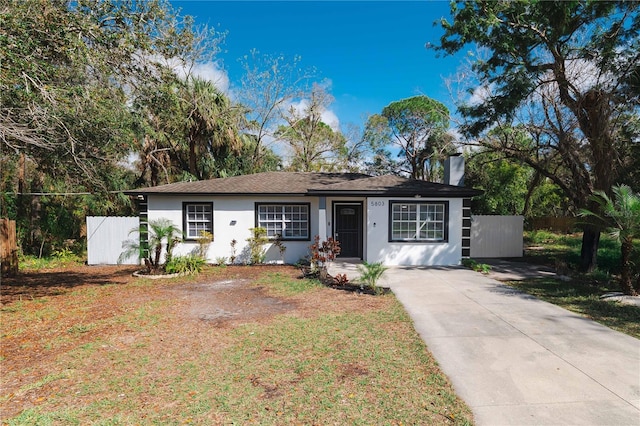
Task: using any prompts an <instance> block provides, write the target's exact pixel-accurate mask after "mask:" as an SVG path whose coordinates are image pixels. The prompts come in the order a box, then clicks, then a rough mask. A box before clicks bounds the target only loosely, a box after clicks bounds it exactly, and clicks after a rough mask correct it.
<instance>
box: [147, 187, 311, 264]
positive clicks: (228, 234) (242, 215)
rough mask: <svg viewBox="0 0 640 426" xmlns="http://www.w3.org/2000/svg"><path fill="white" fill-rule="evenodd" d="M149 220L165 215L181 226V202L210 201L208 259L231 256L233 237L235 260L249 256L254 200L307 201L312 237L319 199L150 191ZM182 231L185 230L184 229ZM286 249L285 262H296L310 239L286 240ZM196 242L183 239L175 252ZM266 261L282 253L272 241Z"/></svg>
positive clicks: (187, 249) (275, 259) (188, 249)
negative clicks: (177, 195)
mask: <svg viewBox="0 0 640 426" xmlns="http://www.w3.org/2000/svg"><path fill="white" fill-rule="evenodd" d="M148 200H149V220H150V221H151V220H154V219H158V218H168V219H170V220H171V221H172V222H173V223H174V224H175V225H176V226H178V227H179V228H180V229H181V230H182V228H183V217H182V203H183V202H213V236H214V240H213V242H212V243H211V245H210V247H209V252H208V255H207V259H208V261H209V262H216V261H217V260H218V259H221V258H226V259H227V261H228V260H229V259H230V258H231V256H232V248H231V242H232V240H236V245H235V256H236V260H235V261H236V263H244V262H247V261H248V260H249V254H248V243H247V239H248V238H250V237H251V232H250V231H249V230H250V229H251V228H253V227H255V217H256V216H255V215H256V213H255V204H256V202H259V203H261V202H264V203H310V204H311V205H310V212H309V213H310V225H311V235H310V237H311V239H313V236H314V235H316V234H317V233H318V201H317V199H315V198H313V197H304V198H302V197H259V198H258V197H245V196H239V197H234V196H230V197H210V196H188V197H184V198H183V197H176V196H157V195H150V196H149V197H148ZM183 231H184V230H183ZM284 245H285V246H286V247H287V250H286V252H285V255H284V262H285V263H295V262H297V261H298V260H299V259H301V258H303V257H305V256H307V255H308V253H309V246H310V245H311V241H285V242H284ZM197 246H198V244H197V242H195V241H185V242H182V243H180V244H178V245H177V246H176V248H175V250H174V254H175V255H185V254H189V253H191V252H193V251H194V250H195V249H196V248H197ZM266 248H267V253H266V255H267V256H266V261H267V262H278V261H280V260H281V256H280V253H279V250H278V248H277V247H275V246H273V244H268V245H267V246H266Z"/></svg>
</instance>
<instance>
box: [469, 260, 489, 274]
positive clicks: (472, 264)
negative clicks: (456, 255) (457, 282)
mask: <svg viewBox="0 0 640 426" xmlns="http://www.w3.org/2000/svg"><path fill="white" fill-rule="evenodd" d="M462 266H466V267H467V268H469V269H473V270H474V271H476V272H482V273H483V274H488V273H489V271H491V265H487V264H486V263H478V262H476V261H475V260H473V259H462Z"/></svg>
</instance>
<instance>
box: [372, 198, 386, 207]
mask: <svg viewBox="0 0 640 426" xmlns="http://www.w3.org/2000/svg"><path fill="white" fill-rule="evenodd" d="M369 206H371V207H384V201H375V200H372V201H369Z"/></svg>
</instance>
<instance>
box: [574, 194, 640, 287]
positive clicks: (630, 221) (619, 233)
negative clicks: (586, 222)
mask: <svg viewBox="0 0 640 426" xmlns="http://www.w3.org/2000/svg"><path fill="white" fill-rule="evenodd" d="M613 194H614V199H611V198H610V197H609V196H608V195H607V194H605V193H604V192H602V191H597V192H596V193H595V195H594V197H593V199H594V201H596V202H597V203H598V205H599V206H600V212H592V211H590V210H586V209H583V210H581V212H580V215H581V216H590V217H595V218H596V219H597V220H598V221H600V222H601V224H602V225H604V226H605V227H606V228H610V229H612V230H613V231H612V232H611V235H613V236H614V237H615V238H616V239H618V240H619V241H620V243H621V246H620V261H621V268H622V270H621V274H620V281H621V282H620V284H621V287H622V291H623V292H624V293H625V294H629V295H633V296H635V295H637V294H638V291H637V289H635V288H634V287H633V284H632V282H631V275H632V262H631V255H632V253H633V239H634V238H639V237H640V195H639V194H636V193H634V192H633V191H632V190H631V188H630V187H629V186H627V185H620V186H614V187H613Z"/></svg>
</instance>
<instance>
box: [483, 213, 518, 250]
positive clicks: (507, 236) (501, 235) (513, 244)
mask: <svg viewBox="0 0 640 426" xmlns="http://www.w3.org/2000/svg"><path fill="white" fill-rule="evenodd" d="M523 228H524V217H523V216H472V217H471V257H472V258H482V257H522V251H523V249H524V245H523V241H522V238H523Z"/></svg>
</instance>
